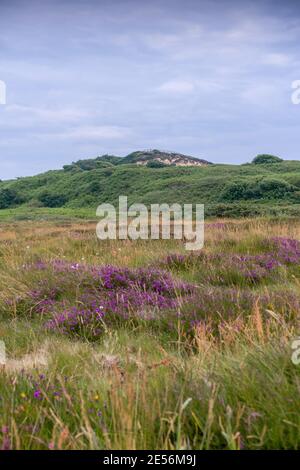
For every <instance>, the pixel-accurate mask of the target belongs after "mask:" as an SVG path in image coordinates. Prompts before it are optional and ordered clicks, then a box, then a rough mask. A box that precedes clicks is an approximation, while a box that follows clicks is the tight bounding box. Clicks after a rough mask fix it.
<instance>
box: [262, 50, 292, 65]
mask: <svg viewBox="0 0 300 470" xmlns="http://www.w3.org/2000/svg"><path fill="white" fill-rule="evenodd" d="M291 62H292V59H291V57H290V56H289V55H287V54H279V53H272V54H267V55H266V56H264V57H263V63H265V64H267V65H277V66H280V67H284V66H286V65H289V64H290V63H291Z"/></svg>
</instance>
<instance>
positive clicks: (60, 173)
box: [0, 155, 300, 217]
mask: <svg viewBox="0 0 300 470" xmlns="http://www.w3.org/2000/svg"><path fill="white" fill-rule="evenodd" d="M119 195H127V196H128V200H129V203H133V202H142V203H144V204H147V205H150V204H151V203H164V202H165V203H173V202H178V203H181V204H183V203H194V204H195V203H204V204H205V206H206V214H207V215H208V216H218V217H220V216H221V217H222V216H234V217H240V216H253V215H287V216H291V215H299V214H300V162H298V161H278V162H277V161H275V162H272V163H260V164H255V163H252V164H244V165H221V164H218V165H215V164H209V165H205V166H172V165H168V166H162V167H153V168H152V167H149V166H148V165H137V164H134V163H126V162H124V160H123V159H122V158H120V157H115V156H111V155H105V156H103V157H98V158H96V159H89V160H79V161H78V162H75V163H73V164H71V165H66V166H64V168H63V169H62V170H55V171H48V172H46V173H42V174H39V175H36V176H32V177H24V178H18V179H16V180H10V181H1V182H0V217H1V216H4V215H5V214H7V213H8V211H9V213H12V214H13V213H15V214H18V213H29V212H33V213H34V212H36V213H39V212H41V213H44V212H45V211H47V212H48V213H49V212H51V211H49V210H50V209H52V210H53V211H58V212H59V213H63V212H64V211H65V212H68V211H70V212H74V213H75V212H76V211H78V210H79V209H80V213H82V211H83V210H86V211H87V213H88V214H89V215H90V216H92V215H94V214H95V210H96V207H97V205H99V204H100V203H102V202H111V203H115V204H116V203H117V201H118V197H119Z"/></svg>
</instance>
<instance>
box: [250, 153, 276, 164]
mask: <svg viewBox="0 0 300 470" xmlns="http://www.w3.org/2000/svg"><path fill="white" fill-rule="evenodd" d="M282 161H283V160H282V158H279V157H276V156H275V155H268V154H261V155H257V156H256V157H255V158H254V159H253V160H252V163H254V165H261V164H266V163H280V162H282Z"/></svg>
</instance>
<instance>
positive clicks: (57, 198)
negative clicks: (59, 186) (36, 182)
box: [39, 192, 67, 207]
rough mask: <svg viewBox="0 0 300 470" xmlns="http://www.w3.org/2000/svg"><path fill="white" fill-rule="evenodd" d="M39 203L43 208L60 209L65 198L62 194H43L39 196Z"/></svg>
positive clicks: (65, 200)
mask: <svg viewBox="0 0 300 470" xmlns="http://www.w3.org/2000/svg"><path fill="white" fill-rule="evenodd" d="M39 201H40V202H41V203H42V204H43V206H45V207H62V206H64V205H65V203H66V202H67V198H66V196H64V195H63V194H51V193H48V192H44V193H42V194H40V196H39Z"/></svg>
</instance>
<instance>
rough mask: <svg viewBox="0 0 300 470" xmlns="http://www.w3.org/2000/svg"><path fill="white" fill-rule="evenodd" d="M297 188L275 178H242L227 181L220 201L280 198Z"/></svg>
mask: <svg viewBox="0 0 300 470" xmlns="http://www.w3.org/2000/svg"><path fill="white" fill-rule="evenodd" d="M296 189H297V188H296V187H294V186H292V185H291V184H289V183H287V182H286V181H282V180H279V179H275V178H263V179H261V180H259V181H251V180H250V181H248V180H243V181H241V182H233V183H229V184H228V185H227V186H226V187H225V189H224V191H223V192H222V193H221V196H220V201H231V202H233V201H239V200H249V199H280V198H284V197H286V196H288V195H291V194H292V193H293V191H295V190H296Z"/></svg>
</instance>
